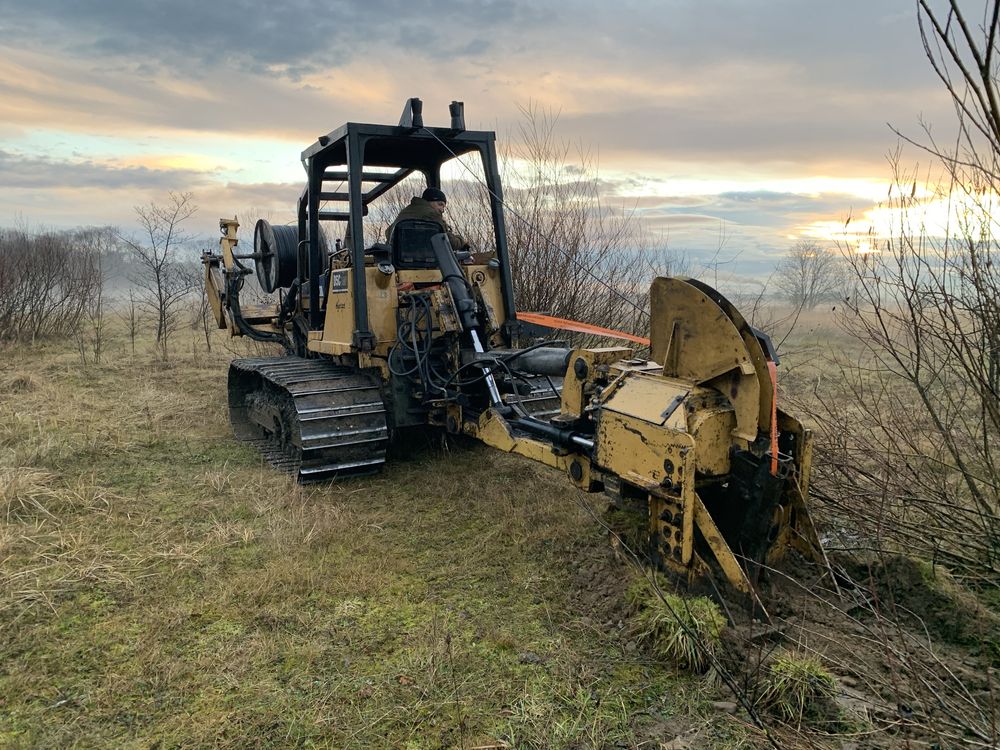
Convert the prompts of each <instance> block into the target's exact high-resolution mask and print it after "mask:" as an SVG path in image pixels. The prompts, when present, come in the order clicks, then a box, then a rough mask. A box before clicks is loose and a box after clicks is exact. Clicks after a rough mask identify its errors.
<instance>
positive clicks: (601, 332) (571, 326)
mask: <svg viewBox="0 0 1000 750" xmlns="http://www.w3.org/2000/svg"><path fill="white" fill-rule="evenodd" d="M517 319H518V320H523V321H524V322H525V323H534V324H535V325H539V326H545V327H546V328H558V329H560V330H563V331H576V332H577V333H592V334H594V335H595V336H607V337H608V338H612V339H625V340H626V341H634V342H635V343H637V344H642V345H643V346H649V339H644V338H643V337H642V336H633V335H632V334H631V333H623V332H622V331H614V330H612V329H610V328H601V327H600V326H593V325H591V324H590V323H581V322H580V321H578V320H566V318H554V317H552V316H551V315H542V313H531V312H519V313H518V314H517Z"/></svg>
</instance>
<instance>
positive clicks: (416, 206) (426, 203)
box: [385, 187, 469, 253]
mask: <svg viewBox="0 0 1000 750" xmlns="http://www.w3.org/2000/svg"><path fill="white" fill-rule="evenodd" d="M447 205H448V198H447V197H446V196H445V194H444V193H443V192H442V191H441V190H439V189H438V188H433V187H429V188H427V189H426V190H425V191H424V192H423V194H421V196H420V197H419V198H417V197H414V198H413V199H412V200H411V201H410V205H408V206H407V207H406V208H404V209H403V210H402V211H400V212H399V216H397V217H396V220H395V221H394V222H392V224H391V225H390V226H389V228H388V229H387V230H386V231H385V238H386V239H387V240H388V241H389V242H392V230H393V229H395V228H396V225H397V224H398V223H399V222H400V221H403V220H404V219H420V220H422V221H433V222H434V223H436V224H440V225H441V231H443V232H444V233H445V234H447V235H448V240H449V241H450V242H451V249H452V250H454V251H455V252H456V253H457V252H460V251H462V250H468V249H469V243H468V242H466V241H465V239H464V238H463V237H462V235H460V234H458V233H457V232H454V231H452V229H451V227H450V226H448V222H446V221H445V220H444V209H445V207H446V206H447Z"/></svg>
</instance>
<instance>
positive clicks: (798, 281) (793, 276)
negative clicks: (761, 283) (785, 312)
mask: <svg viewBox="0 0 1000 750" xmlns="http://www.w3.org/2000/svg"><path fill="white" fill-rule="evenodd" d="M844 280H845V274H844V268H843V262H842V259H841V257H840V255H839V254H838V253H836V252H831V251H829V250H826V249H824V248H822V247H820V246H819V245H818V244H817V243H815V242H812V241H810V240H799V241H798V242H796V243H795V244H794V245H792V247H791V248H790V249H789V250H788V253H787V254H786V255H785V257H784V258H783V259H782V261H781V262H780V263H779V264H778V268H777V271H776V273H775V277H774V284H775V287H777V289H778V291H779V292H781V294H782V296H784V297H785V298H786V299H787V300H788V301H789V302H791V303H792V304H793V305H795V306H800V307H803V308H805V309H806V310H812V309H813V308H814V307H816V305H818V304H819V303H820V302H827V301H830V300H836V299H837V298H838V297H840V296H841V295H842V292H843V289H844Z"/></svg>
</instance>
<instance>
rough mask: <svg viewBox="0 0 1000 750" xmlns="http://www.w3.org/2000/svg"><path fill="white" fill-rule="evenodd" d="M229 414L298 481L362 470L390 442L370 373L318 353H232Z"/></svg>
mask: <svg viewBox="0 0 1000 750" xmlns="http://www.w3.org/2000/svg"><path fill="white" fill-rule="evenodd" d="M229 418H230V421H231V422H232V425H233V431H234V432H235V434H236V437H237V438H238V439H239V440H243V441H246V442H250V443H253V444H255V445H256V446H257V447H258V448H259V449H260V451H261V453H262V454H263V455H264V458H266V459H267V460H268V461H269V462H270V463H271V464H272V465H273V466H275V467H276V468H279V469H283V470H285V471H289V472H293V473H294V474H295V475H296V476H297V478H298V480H299V481H300V482H310V481H318V480H323V479H331V478H333V477H337V476H345V475H350V474H366V473H371V472H373V471H376V470H378V469H379V468H380V467H381V466H382V464H384V463H385V454H386V448H387V446H388V443H389V429H388V426H387V423H386V411H385V405H384V403H383V401H382V394H381V391H380V389H379V383H378V380H377V378H375V377H373V376H371V375H369V374H366V373H364V372H361V371H359V370H356V369H354V368H351V367H343V366H339V365H334V364H331V363H330V362H327V361H324V360H319V359H302V358H300V357H274V358H262V359H237V360H233V362H232V363H231V364H230V366H229Z"/></svg>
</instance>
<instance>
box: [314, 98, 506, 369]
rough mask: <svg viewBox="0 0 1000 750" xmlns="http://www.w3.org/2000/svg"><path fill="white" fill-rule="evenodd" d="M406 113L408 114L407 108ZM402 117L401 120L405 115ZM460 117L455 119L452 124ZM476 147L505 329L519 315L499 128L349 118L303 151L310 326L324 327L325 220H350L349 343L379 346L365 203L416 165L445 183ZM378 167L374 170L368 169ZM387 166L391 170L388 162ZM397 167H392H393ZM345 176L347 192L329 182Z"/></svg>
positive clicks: (432, 182) (430, 180)
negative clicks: (368, 279) (372, 320)
mask: <svg viewBox="0 0 1000 750" xmlns="http://www.w3.org/2000/svg"><path fill="white" fill-rule="evenodd" d="M404 114H405V113H404ZM401 122H402V121H401ZM454 123H455V121H454V118H453V124H454ZM473 152H478V153H479V155H480V158H481V160H482V164H483V172H484V175H485V179H486V188H487V192H488V194H489V200H490V212H491V214H492V221H493V235H494V240H495V242H496V257H497V260H498V261H499V264H500V268H499V273H500V286H501V293H502V297H503V306H504V310H503V319H502V321H501V323H502V324H503V325H502V328H503V330H504V331H508V328H509V325H508V323H509V322H510V321H513V320H514V318H515V311H514V287H513V282H512V280H511V273H510V257H509V253H508V249H507V231H506V227H505V225H504V214H503V191H502V188H501V185H500V171H499V163H498V161H497V155H496V134H495V133H494V132H492V131H485V130H482V131H476V130H464V129H461V130H459V129H456V128H455V127H452V128H430V127H423V126H422V125H413V124H401V125H400V126H391V125H370V124H364V123H355V122H349V123H347V124H345V125H342V126H341V127H339V128H337V129H336V130H334V131H332V132H330V133H328V134H327V135H324V136H320V137H319V139H318V140H317V141H316V142H315V143H314V144H313V145H311V146H310V147H309V148H307V149H306V150H305V151H303V152H302V166H303V167H304V168H305V171H306V186H305V188H304V190H303V191H302V194H301V195H300V196H299V200H298V224H299V226H298V236H299V244H298V257H297V264H298V272H297V275H298V279H299V283H300V286H301V288H302V290H303V292H304V294H303V295H300V299H301V297H303V296H304V297H307V298H308V299H309V300H310V305H309V328H310V329H313V330H315V329H319V328H320V327H321V326H322V322H323V311H322V310H321V309H320V305H318V304H315V303H314V302H313V301H314V300H318V299H319V294H320V291H319V285H320V276H321V274H322V273H323V272H324V271H325V270H326V266H327V263H328V260H327V259H326V258H324V257H323V251H322V249H321V248H322V246H321V244H320V241H319V240H320V222H321V221H346V222H347V225H348V227H349V231H350V236H351V238H352V242H351V247H350V248H349V250H350V252H351V270H352V277H353V281H354V299H355V305H354V332H353V335H352V346H353V347H355V348H356V349H358V350H359V351H362V352H370V351H372V350H373V349H374V347H375V337H374V335H373V334H372V332H371V330H370V328H369V322H368V307H367V305H366V304H365V303H364V302H365V300H366V299H367V294H366V292H367V290H366V283H365V262H364V260H365V259H364V253H365V242H364V235H363V231H364V230H363V225H362V217H363V216H364V214H365V213H367V207H368V204H369V203H371V202H372V201H374V200H375V199H376V198H378V197H379V196H381V195H383V194H384V193H386V192H387V191H388V190H390V189H391V188H392V187H394V186H395V185H397V184H399V183H400V182H401V181H402V180H404V179H405V178H406V177H408V176H409V175H411V174H412V173H414V172H421V173H422V174H423V175H424V176H425V178H426V180H427V185H428V187H438V188H439V187H440V186H441V166H442V164H444V163H445V162H446V161H448V160H450V159H452V158H454V157H456V156H462V155H463V154H468V153H473ZM373 168H378V169H376V170H373V171H366V170H369V169H373ZM386 168H388V169H386ZM391 170H394V171H391ZM345 180H346V181H347V192H346V193H344V192H331V191H328V190H325V189H324V186H325V183H327V182H338V183H339V182H343V181H345ZM338 202H339V203H341V204H342V206H343V208H342V209H341V210H328V209H327V207H321V204H323V203H327V204H329V203H338Z"/></svg>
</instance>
